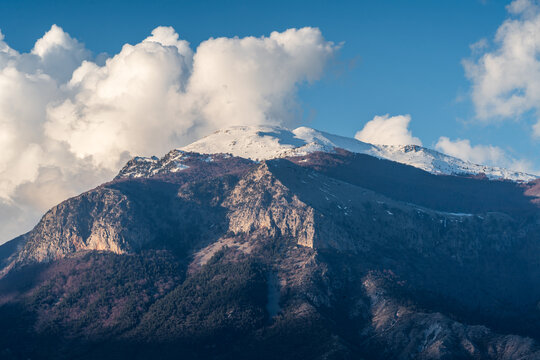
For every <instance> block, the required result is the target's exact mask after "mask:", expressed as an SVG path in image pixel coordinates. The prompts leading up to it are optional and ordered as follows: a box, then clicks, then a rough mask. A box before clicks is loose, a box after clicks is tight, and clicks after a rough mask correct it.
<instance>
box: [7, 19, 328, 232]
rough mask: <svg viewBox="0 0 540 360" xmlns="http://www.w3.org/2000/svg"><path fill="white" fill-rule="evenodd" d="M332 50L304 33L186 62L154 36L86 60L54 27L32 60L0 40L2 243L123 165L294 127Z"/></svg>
mask: <svg viewBox="0 0 540 360" xmlns="http://www.w3.org/2000/svg"><path fill="white" fill-rule="evenodd" d="M337 49H338V47H337V46H335V45H334V44H333V43H331V42H328V41H326V40H325V39H324V38H323V36H322V34H321V32H320V31H319V30H318V29H316V28H302V29H289V30H286V31H284V32H281V33H279V32H273V33H272V34H270V36H268V37H258V38H256V37H247V38H217V39H209V40H207V41H204V42H202V43H201V44H200V45H199V47H198V48H197V49H196V51H193V50H192V49H191V47H190V45H189V43H188V42H187V41H184V40H181V39H180V38H179V36H178V34H177V33H176V32H175V31H174V29H173V28H170V27H158V28H156V29H155V30H154V31H153V32H152V34H151V36H149V37H148V38H146V39H144V40H143V41H141V42H140V43H138V44H135V45H129V44H126V45H124V46H123V47H122V50H121V51H120V52H119V53H118V54H116V55H114V56H112V57H110V58H107V59H106V61H101V60H100V61H97V60H96V61H92V60H91V53H90V52H89V51H88V50H87V49H85V47H84V45H83V44H82V43H80V42H78V41H77V40H76V39H74V38H72V37H70V36H69V35H68V34H67V33H66V32H64V31H63V30H62V29H61V28H60V27H58V26H56V25H53V26H52V27H51V29H50V30H49V31H48V32H47V33H46V34H45V35H44V36H43V37H42V38H41V39H39V40H37V41H36V43H35V45H34V48H33V49H32V50H31V52H29V53H19V52H17V51H15V50H14V49H12V48H11V47H10V46H9V45H8V44H7V43H6V42H5V41H4V35H3V34H2V33H1V32H0V153H1V154H2V156H1V157H0V214H2V216H0V229H2V232H1V233H0V243H1V242H2V241H5V240H8V239H9V238H11V237H13V236H15V235H18V234H19V233H21V232H23V231H24V230H28V227H29V224H32V223H34V222H35V221H36V220H37V214H41V213H42V212H43V211H44V210H46V209H47V208H49V207H50V206H52V205H54V204H56V203H57V202H59V201H61V200H63V199H65V198H66V197H68V196H71V195H74V194H76V193H79V192H81V191H83V190H85V189H88V188H90V187H92V186H95V185H97V184H99V183H101V182H103V181H105V180H109V179H110V178H111V177H112V176H114V174H115V173H116V171H117V170H118V168H119V167H120V166H122V164H123V162H124V161H125V160H126V159H127V158H128V157H130V156H133V155H153V154H158V155H159V154H163V153H165V152H166V151H168V150H170V149H172V148H174V147H179V146H182V145H185V144H186V143H188V142H190V141H192V140H194V139H196V138H198V137H200V136H201V135H205V134H206V133H209V132H211V131H214V130H216V129H217V128H221V127H224V126H229V125H236V124H248V125H249V124H262V123H265V124H266V123H272V124H281V125H288V124H289V125H290V124H292V123H293V122H294V121H296V120H297V118H298V115H299V114H298V111H299V107H298V104H297V103H296V101H295V94H296V89H297V87H298V85H299V84H301V83H304V82H312V81H315V80H317V79H318V78H319V77H320V76H321V75H322V71H323V68H324V66H325V64H326V63H327V61H328V60H329V58H330V57H331V56H332V55H333V54H334V53H335V51H336V50H337Z"/></svg>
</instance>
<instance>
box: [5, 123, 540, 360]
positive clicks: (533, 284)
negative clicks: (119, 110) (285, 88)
mask: <svg viewBox="0 0 540 360" xmlns="http://www.w3.org/2000/svg"><path fill="white" fill-rule="evenodd" d="M539 204H540V180H537V179H536V177H535V176H532V175H528V174H523V173H516V172H512V171H508V170H504V169H498V168H489V167H485V166H481V165H475V164H471V163H468V162H464V161H461V160H459V159H456V158H453V157H450V156H447V155H444V154H440V153H438V152H435V151H432V150H429V149H425V148H422V147H418V146H380V145H371V144H366V143H362V142H360V141H357V140H354V139H348V138H343V137H338V136H335V135H330V134H326V133H322V132H318V131H316V130H313V129H308V128H299V129H296V130H293V131H289V130H286V129H282V128H274V127H259V128H257V127H236V128H230V129H226V130H221V131H219V132H217V133H215V134H212V135H210V136H209V137H207V138H204V139H201V140H199V141H197V142H195V143H193V144H191V145H189V146H187V147H185V148H182V149H176V150H172V151H171V152H170V153H168V154H167V155H165V156H164V157H163V158H161V159H159V158H156V157H153V158H142V157H137V158H134V159H132V160H131V161H129V162H128V163H127V164H126V166H125V167H124V168H123V169H122V170H121V171H120V173H119V174H118V176H117V177H116V178H115V179H113V180H112V181H110V182H108V183H105V184H103V185H100V186H98V187H97V188H95V189H93V190H90V191H88V192H86V193H83V194H81V195H79V196H76V197H74V198H71V199H68V200H66V201H64V202H63V203H61V204H59V205H57V206H55V207H54V208H52V209H51V210H50V211H49V212H47V213H46V214H45V215H44V216H43V218H42V219H41V221H40V222H39V224H38V225H37V226H36V227H35V228H34V229H33V230H32V231H30V232H29V233H27V234H24V235H22V236H20V237H18V238H16V239H14V240H12V241H10V242H8V243H6V244H4V245H2V246H0V268H1V270H0V271H1V274H0V276H1V278H0V358H2V359H51V358H54V359H96V358H98V359H134V358H139V359H147V358H150V357H154V358H160V359H161V358H163V359H167V358H171V359H172V358H174V359H178V358H182V359H411V358H414V359H443V358H444V359H459V358H464V359H466V358H474V359H539V358H540V346H539V344H540V286H538V284H539V283H540V260H539V256H538V255H539V254H540V211H539Z"/></svg>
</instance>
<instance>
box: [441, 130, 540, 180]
mask: <svg viewBox="0 0 540 360" xmlns="http://www.w3.org/2000/svg"><path fill="white" fill-rule="evenodd" d="M435 148H436V149H437V150H439V151H441V152H443V153H445V154H448V155H451V156H455V157H457V158H459V159H462V160H466V161H470V162H472V163H475V164H483V165H489V166H498V167H503V168H507V169H510V170H514V171H522V172H527V173H531V174H533V173H537V171H535V170H533V164H532V163H531V162H530V161H527V160H524V159H515V158H514V157H512V156H510V155H508V153H507V152H506V151H504V150H503V149H501V148H500V147H498V146H492V145H471V142H470V141H469V140H468V139H456V140H451V139H449V138H448V137H446V136H441V137H440V138H439V140H438V142H437V144H436V145H435Z"/></svg>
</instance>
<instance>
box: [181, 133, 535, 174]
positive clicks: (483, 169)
mask: <svg viewBox="0 0 540 360" xmlns="http://www.w3.org/2000/svg"><path fill="white" fill-rule="evenodd" d="M335 148H342V149H345V150H347V151H351V152H355V153H361V154H367V155H371V156H375V157H378V158H381V159H387V160H392V161H396V162H399V163H403V164H407V165H411V166H414V167H417V168H420V169H422V170H425V171H428V172H430V173H433V174H446V175H479V174H485V176H486V177H487V178H489V179H507V180H513V181H531V180H534V179H536V178H537V176H535V175H531V174H526V173H522V172H517V171H512V170H508V169H503V168H498V167H490V166H485V165H478V164H473V163H471V162H468V161H463V160H460V159H458V158H455V157H452V156H449V155H445V154H442V153H440V152H438V151H434V150H431V149H427V148H424V147H421V146H416V145H400V146H396V145H374V144H368V143H364V142H362V141H359V140H356V139H354V138H348V137H343V136H338V135H332V134H329V133H325V132H322V131H318V130H315V129H311V128H308V127H299V128H297V129H294V130H289V129H285V128H282V127H274V126H235V127H230V128H227V129H223V130H219V131H216V132H215V133H213V134H211V135H209V136H207V137H204V138H202V139H200V140H198V141H196V142H194V143H192V144H190V145H187V146H185V147H183V148H181V150H183V151H189V152H197V153H201V154H216V153H228V154H232V155H234V156H239V157H244V158H249V159H252V160H266V159H273V158H279V157H287V156H300V155H306V154H308V153H312V152H315V151H325V152H333V151H334V149H335Z"/></svg>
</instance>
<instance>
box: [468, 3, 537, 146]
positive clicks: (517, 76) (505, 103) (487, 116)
mask: <svg viewBox="0 0 540 360" xmlns="http://www.w3.org/2000/svg"><path fill="white" fill-rule="evenodd" d="M507 10H508V13H509V18H508V19H507V20H505V21H504V23H503V24H502V25H501V26H500V27H499V28H498V30H497V33H496V35H495V38H494V41H493V46H492V48H491V49H490V48H489V46H488V44H487V41H485V40H483V41H480V42H479V43H477V44H475V45H474V46H472V47H471V48H472V49H473V58H471V59H467V60H464V61H463V65H464V67H465V72H466V75H467V77H468V78H469V80H470V81H471V83H472V100H473V103H474V105H475V109H476V114H477V117H478V118H479V119H481V120H484V121H493V120H501V119H516V118H519V117H520V116H522V115H524V114H526V113H528V112H532V113H534V115H535V116H536V123H535V125H534V126H533V134H534V135H535V136H540V6H539V5H538V3H537V2H536V1H532V0H515V1H513V2H512V3H510V4H509V5H508V6H507Z"/></svg>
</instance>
